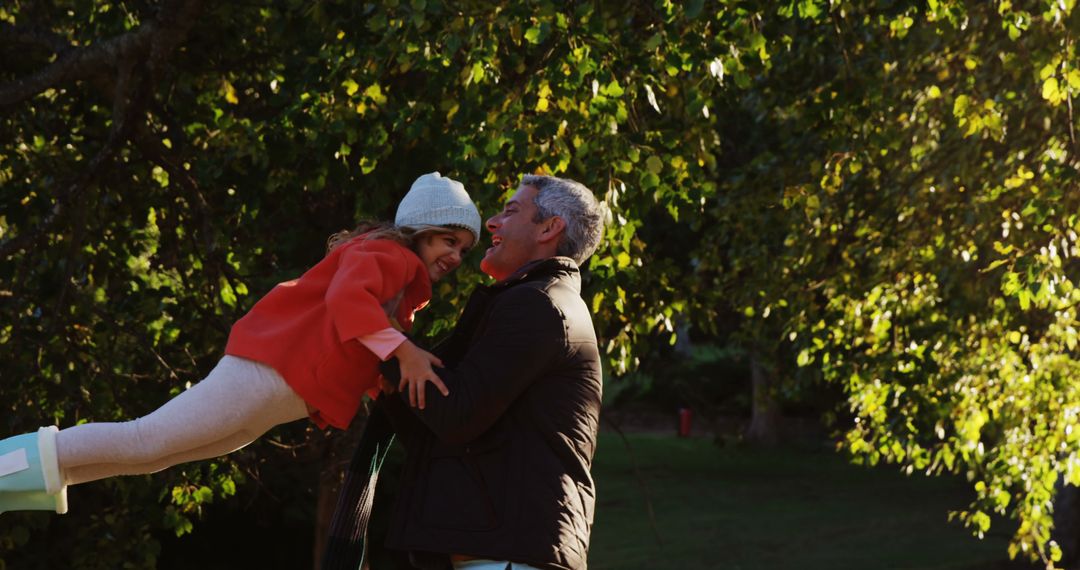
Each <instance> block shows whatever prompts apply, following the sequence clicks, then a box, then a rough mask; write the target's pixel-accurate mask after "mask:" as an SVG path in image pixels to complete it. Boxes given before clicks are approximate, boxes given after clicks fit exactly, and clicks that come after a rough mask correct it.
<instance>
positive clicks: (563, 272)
mask: <svg viewBox="0 0 1080 570" xmlns="http://www.w3.org/2000/svg"><path fill="white" fill-rule="evenodd" d="M602 208H603V207H602V206H601V205H599V204H598V203H597V202H596V200H595V198H593V196H592V193H591V192H590V191H589V190H588V189H587V188H585V187H584V186H582V185H581V184H579V183H577V182H574V181H572V180H565V179H560V178H555V177H550V176H525V177H523V179H522V182H521V185H520V187H519V188H518V190H517V192H516V193H515V194H514V196H513V197H511V198H510V200H508V201H507V203H506V204H505V207H504V208H503V210H502V212H500V213H499V214H497V215H495V216H493V217H492V218H490V219H489V220H488V221H487V224H486V225H487V228H488V230H490V231H491V234H492V239H491V243H492V246H491V247H490V248H489V249H488V250H487V252H486V254H485V256H484V259H483V261H482V262H481V264H480V267H481V269H482V270H483V271H484V272H485V273H487V274H488V275H490V276H491V277H493V278H495V279H496V281H497V282H496V283H495V284H494V285H491V286H489V287H481V288H479V289H478V290H477V291H476V292H474V293H473V295H472V297H471V298H470V299H469V303H468V305H467V306H466V308H465V311H464V312H463V314H462V316H461V319H460V320H459V322H458V324H457V327H456V328H455V330H454V332H453V334H452V335H451V336H450V338H449V339H448V340H447V341H446V342H445V343H443V345H441V346H440V347H438V348H436V350H435V352H436V354H437V355H438V356H439V357H440V358H441V359H442V361H443V363H445V364H446V368H445V369H438V372H439V376H440V377H441V378H442V380H443V382H444V383H445V384H446V387H447V388H448V389H449V394H448V395H446V396H442V395H440V394H438V393H437V392H435V391H434V388H429V389H428V391H427V393H426V394H425V395H424V400H425V404H426V405H424V406H423V407H422V408H421V407H417V408H414V407H410V406H409V405H408V401H409V399H410V397H414V396H415V395H409V394H400V395H397V396H394V397H389V398H387V397H384V398H381V399H380V401H381V402H382V406H381V407H382V408H383V410H384V411H385V412H386V414H387V415H388V416H389V417H390V420H391V422H392V423H393V424H394V428H395V430H396V431H397V433H398V435H399V436H400V438H401V440H402V442H403V443H404V444H405V448H406V450H407V458H406V464H405V468H404V471H403V475H402V479H401V482H400V489H399V491H398V497H397V500H396V504H395V508H394V512H393V515H392V518H391V519H390V527H389V531H388V536H387V540H386V544H387V546H389V547H390V548H393V549H398V550H403V551H408V552H410V558H411V561H412V563H413V565H414V566H415V567H417V568H440V569H448V568H457V569H465V568H468V569H474V568H475V569H486V568H497V569H498V570H504V569H507V568H515V569H526V570H528V569H552V570H581V569H584V568H585V567H586V564H587V557H588V547H589V533H590V530H591V527H592V520H593V506H594V504H595V488H594V485H593V480H592V477H591V475H590V473H589V470H590V468H591V465H592V457H593V452H594V450H595V446H596V433H597V426H598V423H599V414H600V396H601V384H602V380H601V370H600V357H599V351H598V349H597V343H596V334H595V332H594V330H593V325H592V320H591V317H590V315H589V312H588V308H587V307H586V304H585V302H584V301H583V300H582V298H581V290H580V289H581V278H580V274H579V271H578V266H579V265H580V264H581V263H582V262H584V261H585V259H587V258H588V257H589V255H591V254H592V253H593V251H595V250H596V247H597V245H598V244H599V242H600V238H601V236H602V234H603V222H604V212H603V209H602ZM396 372H397V366H396V364H395V363H392V362H391V363H389V365H387V366H384V368H383V373H384V375H386V376H387V379H388V380H389V381H390V382H391V383H396ZM381 421H383V420H382V418H380V417H379V416H378V415H374V416H372V418H371V422H372V424H373V425H379V424H380V422H381ZM369 429H370V428H369ZM365 439H369V440H370V438H367V437H365ZM365 448H368V453H370V446H365V445H363V444H362V445H361V450H360V454H363V453H365V451H364V450H365ZM368 465H375V468H376V469H377V462H376V463H370V455H369V456H367V457H364V458H363V459H361V460H359V461H358V462H354V467H353V468H352V469H353V470H356V471H359V472H360V474H362V475H363V476H367V466H368ZM348 484H349V483H348V482H347V483H346V485H347V486H348ZM366 500H370V492H369V493H368V494H367V495H366V496H360V495H356V494H355V493H354V494H349V493H348V490H343V496H342V499H341V500H340V501H339V506H338V511H339V512H338V513H337V514H336V515H335V517H336V519H338V520H335V523H334V526H335V527H337V529H336V530H335V529H334V528H332V529H331V534H332V535H334V536H338V537H341V536H342V535H343V534H350V533H351V534H354V536H356V532H355V531H356V528H355V527H356V524H355V519H357V518H360V519H365V517H366V510H367V509H366V506H365V505H363V503H364V502H365V501H366ZM349 503H352V504H349ZM357 503H361V507H360V510H359V511H357V506H356V504H357ZM343 511H348V512H347V513H346V516H345V517H342V513H343ZM349 512H351V513H352V514H351V515H350V514H349ZM341 518H346V519H350V518H351V519H352V522H346V523H345V524H344V525H343V524H342V521H341V520H339V519H341ZM365 520H366V519H365ZM350 525H351V527H352V530H349V531H348V532H346V533H342V532H341V529H342V527H343V526H345V527H348V526H350ZM360 534H362V530H361V533H360ZM333 540H334V539H333V538H332V539H331V541H332V542H333ZM343 552H345V550H343V549H341V548H335V546H334V544H331V545H330V547H329V549H328V551H327V558H326V561H327V564H326V566H324V567H325V568H331V567H333V568H337V567H352V568H356V565H357V562H359V560H358V559H355V558H350V557H349V556H346V555H343ZM355 554H356V553H355V550H354V551H353V554H352V555H351V556H355Z"/></svg>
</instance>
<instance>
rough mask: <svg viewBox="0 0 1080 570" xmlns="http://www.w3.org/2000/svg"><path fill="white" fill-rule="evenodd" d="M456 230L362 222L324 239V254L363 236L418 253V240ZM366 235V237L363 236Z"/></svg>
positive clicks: (446, 227)
mask: <svg viewBox="0 0 1080 570" xmlns="http://www.w3.org/2000/svg"><path fill="white" fill-rule="evenodd" d="M456 229H457V228H454V227H451V226H429V225H416V226H397V225H394V224H391V223H390V222H372V221H364V222H360V225H359V226H357V227H356V229H355V230H342V231H340V232H337V233H335V234H331V235H330V237H329V238H327V239H326V253H330V252H331V251H333V250H334V249H335V248H337V247H338V246H339V245H341V244H343V243H345V242H347V241H349V240H351V239H353V238H356V237H359V236H364V239H366V240H367V239H391V240H394V241H396V242H398V243H400V244H401V245H403V246H405V247H407V248H409V249H411V250H413V251H414V252H417V253H419V250H418V249H417V248H418V243H419V241H420V238H423V237H427V236H433V235H442V234H452V233H454V231H455V230H456ZM365 234H366V235H365Z"/></svg>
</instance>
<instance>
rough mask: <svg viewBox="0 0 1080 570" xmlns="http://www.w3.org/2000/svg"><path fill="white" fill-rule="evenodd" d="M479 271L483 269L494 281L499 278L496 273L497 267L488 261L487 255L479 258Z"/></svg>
mask: <svg viewBox="0 0 1080 570" xmlns="http://www.w3.org/2000/svg"><path fill="white" fill-rule="evenodd" d="M480 271H483V272H484V274H485V275H487V276H488V277H491V278H493V279H495V280H496V281H498V280H499V277H498V275H497V274H498V272H499V268H498V267H497V266H496V265H495V264H493V263H492V262H491V261H489V260H488V258H487V256H484V259H481V260H480Z"/></svg>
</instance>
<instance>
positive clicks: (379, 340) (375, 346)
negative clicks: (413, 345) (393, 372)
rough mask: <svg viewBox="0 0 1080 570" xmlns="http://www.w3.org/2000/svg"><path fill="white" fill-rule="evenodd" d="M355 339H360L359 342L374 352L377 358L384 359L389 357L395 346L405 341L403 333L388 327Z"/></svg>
mask: <svg viewBox="0 0 1080 570" xmlns="http://www.w3.org/2000/svg"><path fill="white" fill-rule="evenodd" d="M356 340H358V341H360V344H363V345H364V346H366V347H367V349H368V350H370V351H371V352H374V353H375V356H378V357H379V360H386V359H388V358H390V353H391V352H394V350H395V349H397V347H399V346H401V343H403V342H405V335H403V334H401V332H400V331H397V330H395V329H393V328H389V327H388V328H385V329H383V330H381V331H376V332H373V333H371V334H369V335H364V336H362V337H360V338H358V339H356Z"/></svg>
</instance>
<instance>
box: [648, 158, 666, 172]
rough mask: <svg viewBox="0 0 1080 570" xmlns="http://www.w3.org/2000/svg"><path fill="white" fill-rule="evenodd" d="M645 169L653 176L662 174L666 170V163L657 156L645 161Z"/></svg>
mask: <svg viewBox="0 0 1080 570" xmlns="http://www.w3.org/2000/svg"><path fill="white" fill-rule="evenodd" d="M645 169H646V170H648V171H649V172H651V173H653V174H660V171H661V170H663V169H664V162H663V161H662V160H660V158H659V157H657V156H650V157H649V158H647V159H646V160H645Z"/></svg>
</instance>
